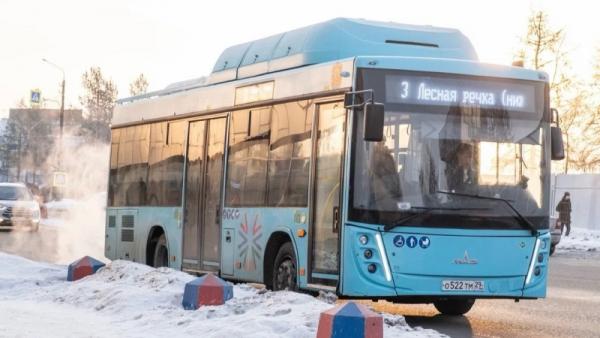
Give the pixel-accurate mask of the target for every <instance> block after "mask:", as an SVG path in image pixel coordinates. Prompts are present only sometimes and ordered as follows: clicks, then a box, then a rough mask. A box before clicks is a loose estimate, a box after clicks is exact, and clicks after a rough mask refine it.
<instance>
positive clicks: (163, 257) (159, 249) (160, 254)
mask: <svg viewBox="0 0 600 338" xmlns="http://www.w3.org/2000/svg"><path fill="white" fill-rule="evenodd" d="M152 266H154V267H155V268H160V267H163V266H169V248H168V246H167V237H166V236H165V234H162V235H160V237H159V238H158V240H157V241H156V247H155V249H154V260H152Z"/></svg>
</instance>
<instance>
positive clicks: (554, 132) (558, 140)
mask: <svg viewBox="0 0 600 338" xmlns="http://www.w3.org/2000/svg"><path fill="white" fill-rule="evenodd" d="M550 138H551V142H550V148H551V149H550V151H551V153H552V160H556V161H560V160H564V159H565V148H564V145H563V137H562V130H560V127H550Z"/></svg>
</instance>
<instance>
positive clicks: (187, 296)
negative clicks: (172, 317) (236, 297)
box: [181, 273, 233, 310]
mask: <svg viewBox="0 0 600 338" xmlns="http://www.w3.org/2000/svg"><path fill="white" fill-rule="evenodd" d="M231 298H233V286H231V285H230V284H229V283H227V282H225V281H224V280H222V279H221V278H219V277H216V276H215V275H213V274H211V273H209V274H207V275H205V276H202V277H200V278H196V279H194V280H193V281H191V282H189V283H187V284H185V289H184V292H183V301H182V302H181V305H183V308H184V309H186V310H196V309H198V308H199V307H200V306H202V305H222V304H225V302H226V301H228V300H230V299H231Z"/></svg>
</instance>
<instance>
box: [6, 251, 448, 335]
mask: <svg viewBox="0 0 600 338" xmlns="http://www.w3.org/2000/svg"><path fill="white" fill-rule="evenodd" d="M193 278H194V277H192V276H190V275H188V274H185V273H183V272H179V271H175V270H172V269H168V268H160V269H154V268H151V267H148V266H145V265H140V264H136V263H131V262H126V261H114V262H112V263H110V264H109V265H107V266H106V267H105V268H103V269H101V270H99V271H98V273H97V274H95V275H93V276H89V277H86V278H84V279H82V280H79V281H77V282H73V283H69V282H66V267H64V266H56V265H50V264H41V263H36V262H32V261H29V260H26V259H23V258H20V257H16V256H12V255H7V254H2V253H0V336H2V337H5V336H9V337H11V336H20V337H35V336H44V337H81V336H86V337H90V336H91V337H113V336H122V337H169V338H171V337H186V336H190V337H192V336H193V337H198V336H201V337H236V338H237V337H261V338H262V337H314V336H315V334H316V328H317V324H318V319H319V314H320V313H321V312H322V311H325V310H328V309H330V308H331V307H332V306H333V305H332V304H330V303H327V302H325V301H322V300H319V299H316V298H314V297H311V296H308V295H304V294H299V293H293V292H270V291H266V290H264V289H257V288H255V287H253V286H250V285H246V284H241V285H235V286H234V298H233V299H232V300H230V301H228V302H227V303H226V304H225V305H222V306H209V307H202V308H200V309H198V310H196V311H185V310H183V308H182V307H181V300H182V295H183V289H184V285H185V283H186V282H188V281H190V280H192V279H193ZM384 318H385V336H386V337H407V336H410V337H439V336H440V334H439V333H437V332H436V331H433V330H424V329H421V328H417V329H413V328H410V327H409V326H408V325H407V324H406V322H405V321H404V318H403V317H401V316H392V315H385V316H384Z"/></svg>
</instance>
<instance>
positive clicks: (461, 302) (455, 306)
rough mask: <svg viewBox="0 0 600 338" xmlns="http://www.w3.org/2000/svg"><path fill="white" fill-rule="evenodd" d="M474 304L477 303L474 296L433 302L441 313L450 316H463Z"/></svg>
mask: <svg viewBox="0 0 600 338" xmlns="http://www.w3.org/2000/svg"><path fill="white" fill-rule="evenodd" d="M473 304H475V299H473V298H463V299H444V300H438V301H436V302H433V305H434V306H435V308H436V309H437V310H438V311H439V312H440V313H442V314H444V315H449V316H462V315H464V314H465V313H467V312H469V310H471V308H472V307H473Z"/></svg>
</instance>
